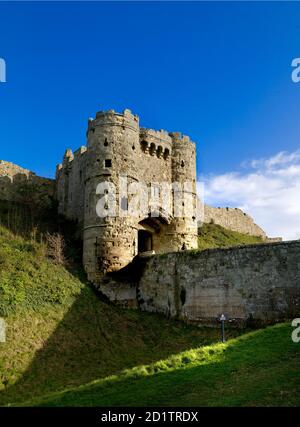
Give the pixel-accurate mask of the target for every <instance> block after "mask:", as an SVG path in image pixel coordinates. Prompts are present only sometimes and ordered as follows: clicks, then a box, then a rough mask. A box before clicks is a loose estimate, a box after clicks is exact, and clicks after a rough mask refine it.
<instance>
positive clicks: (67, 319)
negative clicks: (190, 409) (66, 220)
mask: <svg viewBox="0 0 300 427" xmlns="http://www.w3.org/2000/svg"><path fill="white" fill-rule="evenodd" d="M46 253H47V251H46V248H45V245H44V244H42V243H37V242H36V241H35V240H31V239H29V238H24V237H20V236H17V235H15V234H13V233H11V232H10V231H8V230H7V229H6V228H5V227H3V226H0V317H4V318H5V320H6V324H7V340H6V342H5V343H0V406H1V405H2V406H5V405H54V406H64V405H68V406H74V405H81V406H91V405H97V406H98V405H99V406H103V405H176V406H178V405H213V406H215V405H224V406H228V405H276V404H282V405H297V404H298V405H299V403H300V399H299V384H300V381H299V350H300V346H299V344H294V343H292V341H291V337H290V335H291V328H290V326H288V325H279V326H275V327H273V328H268V329H265V330H260V331H256V332H253V333H246V331H242V330H235V329H228V330H227V336H228V338H231V340H230V341H228V342H227V343H226V344H220V343H219V335H220V331H219V330H218V329H212V328H203V327H201V328H197V327H193V326H189V325H185V324H183V323H181V322H178V321H175V320H169V319H165V318H164V317H162V316H158V315H153V314H147V313H141V312H138V311H129V310H122V309H120V308H117V307H114V306H112V305H110V304H108V303H106V302H104V301H101V299H100V298H99V295H97V294H96V293H95V292H94V290H93V288H92V287H91V286H90V285H89V284H88V283H87V282H86V280H85V276H84V274H83V273H82V271H81V270H80V268H78V267H76V265H74V263H70V262H68V263H66V265H56V264H55V263H53V261H51V260H50V259H48V258H47V255H46Z"/></svg>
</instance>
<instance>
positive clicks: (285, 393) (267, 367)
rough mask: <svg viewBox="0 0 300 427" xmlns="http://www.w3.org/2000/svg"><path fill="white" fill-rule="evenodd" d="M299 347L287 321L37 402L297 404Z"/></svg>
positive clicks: (155, 404)
mask: <svg viewBox="0 0 300 427" xmlns="http://www.w3.org/2000/svg"><path fill="white" fill-rule="evenodd" d="M299 356H300V346H299V344H295V343H293V342H292V340H291V327H290V326H288V325H286V324H281V325H277V326H274V327H268V328H267V329H265V330H259V331H256V332H252V333H248V334H245V335H243V336H242V337H239V338H236V339H232V340H230V341H228V342H227V343H225V344H222V343H218V344H214V345H211V346H207V347H197V348H195V349H193V350H189V351H186V352H183V353H181V354H177V355H173V356H170V357H168V358H166V359H164V360H161V361H159V362H157V363H153V364H150V365H143V366H139V367H136V368H133V369H130V370H126V371H123V372H122V373H121V374H119V375H114V376H111V377H108V378H105V379H100V380H96V381H93V382H91V383H90V384H85V385H82V386H80V387H77V388H71V389H69V390H65V391H64V392H60V393H56V394H53V395H49V396H44V397H43V398H41V399H38V400H35V401H30V402H27V405H36V406H75V405H76V406H123V405H126V406H298V405H299V403H300V358H299Z"/></svg>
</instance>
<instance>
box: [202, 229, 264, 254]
mask: <svg viewBox="0 0 300 427" xmlns="http://www.w3.org/2000/svg"><path fill="white" fill-rule="evenodd" d="M198 236H199V237H198V249H200V250H204V249H209V248H229V247H231V246H240V245H251V244H258V243H263V239H262V238H261V237H256V236H250V235H249V234H243V233H238V232H236V231H231V230H227V229H226V228H224V227H221V226H220V225H218V224H203V225H202V227H200V228H199V229H198Z"/></svg>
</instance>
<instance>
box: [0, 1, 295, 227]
mask: <svg viewBox="0 0 300 427" xmlns="http://www.w3.org/2000/svg"><path fill="white" fill-rule="evenodd" d="M299 40H300V3H295V2H292V3H280V2H276V3H271V2H266V3H263V2H252V3H245V2H233V3H229V2H221V3H216V2H211V3H206V2H191V3H180V2H176V3H171V2H155V3H150V2H142V3H137V2H133V3H129V2H122V3H115V2H111V3H103V2H91V3H81V2H76V3H72V2H66V3H62V2H53V3H45V2H41V3H36V2H33V3H24V2H22V3H14V2H13V3H3V2H0V57H2V58H4V59H5V60H6V63H7V83H5V84H0V142H1V151H0V158H2V159H5V160H9V161H13V162H15V163H17V164H20V165H21V166H24V167H27V168H30V169H32V170H34V171H36V172H37V173H39V174H42V175H46V176H53V174H54V170H55V165H56V163H58V162H59V161H60V160H61V157H62V155H63V152H64V150H65V148H66V147H67V146H69V147H71V148H73V149H75V148H77V147H78V146H79V145H82V144H85V131H86V125H87V119H88V117H90V116H93V115H94V114H95V112H96V111H98V110H102V109H110V108H114V109H115V110H117V111H118V110H120V111H121V110H123V109H124V108H130V109H131V110H132V111H133V112H135V113H136V114H138V115H139V116H140V118H141V124H142V125H143V126H146V127H152V128H158V129H160V128H163V129H167V130H169V131H176V130H179V131H182V132H183V133H185V134H188V135H190V136H191V137H192V138H193V140H194V141H195V142H196V143H197V159H198V161H197V169H198V174H199V175H200V174H201V175H202V174H203V175H205V177H209V176H216V175H224V174H228V173H231V172H232V171H235V173H236V171H238V173H241V174H244V173H246V174H247V173H248V174H249V173H251V172H249V171H245V170H244V169H243V167H241V166H240V165H241V164H242V163H243V162H245V161H247V160H249V161H250V160H252V159H262V158H272V157H273V156H275V155H276V154H277V153H280V152H282V151H287V152H289V153H293V152H296V151H297V150H298V148H299V139H300V138H299V135H300V120H299V116H300V114H299V105H300V103H299V96H300V84H298V85H297V84H295V83H293V82H292V80H291V71H292V70H291V61H292V59H293V58H295V57H297V56H298V57H299V56H300V43H299ZM216 202H217V201H214V200H212V203H216ZM224 202H225V201H224ZM230 203H231V204H233V203H236V202H235V200H232V201H231V200H228V204H230ZM250 210H251V209H250ZM299 230H300V224H299ZM299 233H300V231H299Z"/></svg>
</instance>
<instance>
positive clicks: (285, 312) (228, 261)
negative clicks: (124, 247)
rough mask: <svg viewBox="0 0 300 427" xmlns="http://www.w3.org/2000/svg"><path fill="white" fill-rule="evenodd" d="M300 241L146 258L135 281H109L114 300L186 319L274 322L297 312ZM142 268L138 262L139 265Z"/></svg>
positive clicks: (108, 292)
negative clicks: (222, 317) (224, 318)
mask: <svg viewBox="0 0 300 427" xmlns="http://www.w3.org/2000/svg"><path fill="white" fill-rule="evenodd" d="M299 258H300V242H299V241H293V242H284V243H268V244H260V245H251V246H250V245H249V246H243V247H236V248H229V249H209V250H205V251H201V252H193V251H185V252H177V253H169V254H166V255H161V256H156V255H154V256H151V257H148V258H147V259H142V260H141V261H140V262H143V263H144V265H143V267H142V271H143V272H142V274H141V277H140V279H139V280H138V282H137V283H134V281H133V283H125V282H123V283H122V284H120V283H107V284H103V285H101V286H100V289H101V290H102V292H103V293H104V294H106V295H107V296H108V297H109V298H110V300H111V301H116V302H118V303H122V304H124V305H129V306H134V305H136V306H139V307H140V308H141V309H142V310H145V311H150V312H158V313H163V314H164V315H166V316H171V317H177V318H180V319H183V320H185V321H187V322H195V323H206V324H211V323H216V322H218V319H219V317H220V315H221V314H222V313H223V314H225V315H226V317H227V318H229V319H230V320H231V321H236V322H237V323H245V322H248V321H253V322H257V323H273V322H276V321H282V320H284V319H288V318H294V317H299V310H300V264H299ZM137 268H138V267H137Z"/></svg>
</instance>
